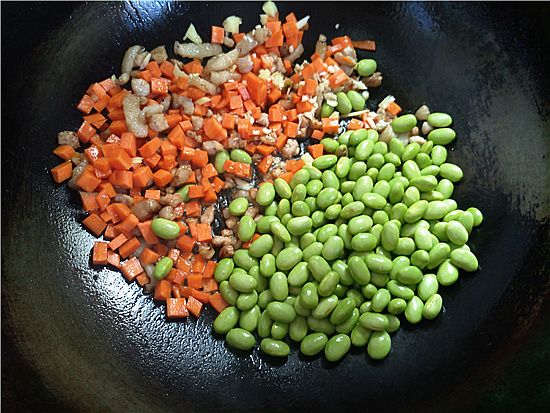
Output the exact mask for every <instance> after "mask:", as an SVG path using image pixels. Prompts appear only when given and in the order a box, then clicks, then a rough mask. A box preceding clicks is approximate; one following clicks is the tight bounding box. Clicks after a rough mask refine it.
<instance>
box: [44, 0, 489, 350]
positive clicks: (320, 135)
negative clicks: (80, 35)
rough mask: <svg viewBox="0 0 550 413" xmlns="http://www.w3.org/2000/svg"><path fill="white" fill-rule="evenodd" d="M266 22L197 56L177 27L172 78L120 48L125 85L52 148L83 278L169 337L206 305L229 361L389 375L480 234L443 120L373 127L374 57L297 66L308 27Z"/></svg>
mask: <svg viewBox="0 0 550 413" xmlns="http://www.w3.org/2000/svg"><path fill="white" fill-rule="evenodd" d="M263 10H264V13H265V14H263V15H261V24H260V25H258V26H256V27H255V28H254V29H253V30H251V31H249V32H247V33H244V32H241V29H240V25H241V24H242V22H241V19H240V18H238V17H236V16H230V17H228V18H227V19H226V20H225V21H224V22H223V25H222V26H220V27H218V26H213V27H211V38H210V39H209V42H204V41H203V39H202V38H201V37H200V36H199V34H198V33H197V30H196V29H195V27H194V26H193V25H190V27H189V29H188V30H187V32H186V34H185V37H184V39H183V43H180V42H179V41H176V42H175V44H174V48H173V51H174V55H175V58H169V56H168V52H167V51H166V48H165V47H164V46H159V47H157V48H155V49H154V50H152V51H150V52H148V51H147V50H145V49H144V48H143V47H141V46H138V45H137V46H133V47H130V48H129V49H128V50H127V52H126V54H125V56H124V58H123V61H122V67H121V69H122V70H121V72H122V73H121V75H120V76H119V77H116V76H114V75H113V76H112V77H110V78H107V79H105V80H102V81H100V82H97V83H93V84H92V85H91V86H90V87H89V89H88V90H87V91H86V94H85V95H84V97H83V98H82V99H81V101H80V102H79V104H78V106H77V107H78V109H79V110H80V111H81V112H83V113H84V116H83V123H82V124H81V126H80V128H79V129H78V131H76V132H73V131H63V132H61V133H59V135H58V143H59V146H58V147H57V148H56V149H55V151H54V153H55V154H56V155H58V156H60V157H61V158H62V159H64V162H63V163H61V164H60V165H59V166H57V167H55V168H53V169H52V171H51V172H52V175H53V177H54V179H55V181H56V182H64V181H66V180H68V185H69V186H70V187H71V188H73V189H75V190H77V191H78V192H79V194H80V196H81V199H82V205H83V208H84V210H85V211H87V213H88V216H87V218H85V219H84V220H83V224H84V225H85V226H86V227H87V228H88V229H89V230H90V231H91V232H92V233H93V234H95V235H96V236H98V237H101V239H100V240H98V241H96V242H95V244H94V246H93V251H92V261H93V264H96V265H109V266H111V267H114V268H118V269H120V271H121V272H122V274H123V275H124V276H125V277H126V278H127V280H128V281H129V282H132V281H136V282H137V283H138V284H139V285H141V286H143V288H144V291H145V292H147V293H153V298H154V299H155V300H158V301H164V302H166V314H167V317H169V318H183V317H188V316H189V314H190V313H191V314H192V315H193V316H197V317H198V316H199V315H200V313H201V311H202V308H203V306H204V305H205V304H209V305H211V306H212V307H213V308H214V309H215V310H216V311H217V312H218V313H219V314H218V315H217V317H216V319H215V320H214V324H213V330H214V332H215V334H217V335H219V336H220V337H225V340H226V342H227V343H228V345H229V346H230V347H232V348H235V349H239V350H243V351H244V350H250V349H252V348H253V347H255V346H257V345H258V344H259V348H260V349H261V350H262V351H263V352H265V353H267V354H269V355H272V356H287V355H288V354H289V352H290V347H289V343H291V342H296V343H299V347H300V351H301V352H302V353H303V354H305V355H308V356H313V355H315V354H318V353H321V352H324V355H325V357H326V358H327V359H328V360H330V361H336V360H339V359H340V358H342V357H343V356H344V355H345V354H346V353H347V352H348V351H349V349H350V348H351V346H352V345H353V346H358V347H366V351H367V353H368V355H369V356H370V357H371V358H373V359H382V358H384V357H386V356H387V355H388V353H389V351H390V349H391V336H390V334H395V332H396V331H397V330H398V329H399V326H400V323H401V322H403V321H405V322H408V323H412V324H416V323H418V322H420V321H421V320H422V319H423V318H425V319H433V318H435V317H437V316H438V314H440V313H441V311H442V308H443V301H442V296H441V295H440V294H439V292H440V289H439V288H440V286H448V285H451V284H453V283H455V282H456V281H457V279H458V277H459V273H460V271H469V272H471V271H475V270H477V268H478V262H477V259H476V257H475V255H474V254H473V253H472V252H471V251H470V248H469V247H468V245H467V243H468V241H469V238H470V235H471V233H472V230H473V228H474V227H476V226H478V225H480V224H481V222H482V219H483V216H482V214H481V212H480V211H479V210H478V209H477V208H475V207H470V208H467V209H459V206H458V204H457V202H456V201H455V200H453V199H452V198H451V197H452V194H453V190H454V185H455V183H456V182H458V181H460V180H461V178H462V170H461V169H460V167H459V166H457V165H455V164H452V163H449V162H447V149H446V146H445V145H448V144H450V143H451V142H453V141H454V139H455V137H456V134H455V131H454V130H453V129H452V128H451V126H452V122H453V120H452V118H451V116H450V115H448V114H446V113H442V112H435V113H431V112H430V110H429V109H428V107H427V106H425V105H422V106H421V107H420V108H419V109H418V110H417V111H416V112H415V113H414V114H413V113H407V114H403V113H402V112H403V111H402V109H401V107H400V106H399V105H398V104H397V103H396V101H395V98H394V97H393V96H391V95H390V96H387V97H386V98H384V99H383V100H382V101H381V102H380V103H379V104H378V105H376V106H377V107H376V108H374V109H369V107H372V105H371V104H370V103H371V102H369V98H370V95H369V89H374V88H376V87H377V86H380V84H381V82H382V81H383V78H382V74H381V73H380V72H379V71H377V70H378V65H377V62H376V61H375V60H374V59H373V58H372V57H373V56H374V54H375V53H374V51H375V48H376V46H375V43H374V42H373V41H368V40H360V41H352V40H351V39H350V38H349V37H347V36H341V37H337V38H334V39H332V40H331V41H330V42H329V41H328V39H327V38H326V37H325V36H323V35H320V36H319V38H318V40H317V42H316V44H315V53H314V54H313V55H312V56H310V57H309V58H307V59H305V60H303V61H301V62H300V63H299V62H298V61H299V59H301V58H302V55H303V53H304V47H303V45H302V38H303V36H304V33H305V32H306V31H307V29H308V25H309V17H305V18H302V19H300V20H298V19H297V18H296V17H295V16H294V14H293V13H290V14H288V15H287V16H286V17H285V18H284V19H280V18H279V13H278V11H277V8H276V6H275V4H274V3H272V2H266V3H265V4H264V6H263ZM359 54H365V57H364V58H361V59H360V58H358V55H359Z"/></svg>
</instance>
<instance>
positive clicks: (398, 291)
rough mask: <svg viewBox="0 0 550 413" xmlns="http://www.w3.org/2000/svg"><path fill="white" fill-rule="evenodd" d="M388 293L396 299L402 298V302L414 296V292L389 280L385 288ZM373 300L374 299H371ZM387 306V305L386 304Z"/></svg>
mask: <svg viewBox="0 0 550 413" xmlns="http://www.w3.org/2000/svg"><path fill="white" fill-rule="evenodd" d="M386 287H387V289H388V291H389V292H390V293H391V294H392V295H393V296H395V297H397V298H402V299H404V300H410V299H411V298H413V296H414V291H413V290H412V289H410V288H409V287H407V286H406V285H404V284H401V283H400V282H398V281H396V280H391V281H389V282H388V285H387V286H386ZM373 300H374V299H373ZM388 304H389V303H388Z"/></svg>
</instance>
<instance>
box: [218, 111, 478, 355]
mask: <svg viewBox="0 0 550 413" xmlns="http://www.w3.org/2000/svg"><path fill="white" fill-rule="evenodd" d="M430 117H431V118H429V119H428V122H430V124H431V125H432V126H433V127H434V129H433V130H432V131H431V132H430V133H429V134H428V136H427V141H426V142H425V143H424V144H422V145H420V144H419V143H416V142H413V143H409V144H408V145H406V146H404V145H403V143H402V141H401V140H399V139H397V138H393V139H392V140H391V141H390V142H389V143H388V144H387V143H385V142H382V141H379V139H378V138H379V135H378V133H377V132H376V131H375V130H372V129H369V130H367V129H361V130H354V131H351V130H348V131H346V132H344V133H342V134H341V135H340V136H339V137H337V138H336V139H333V138H325V139H323V140H322V141H321V143H322V144H323V146H324V155H322V156H320V157H318V158H316V159H315V160H314V161H313V163H312V165H305V166H304V167H303V168H302V169H301V170H299V171H298V172H296V173H295V174H294V176H293V177H292V180H291V181H290V184H289V183H287V182H286V181H285V180H283V179H281V178H276V179H275V180H274V182H273V183H271V182H264V183H263V184H262V185H261V186H260V187H259V190H258V193H257V196H256V201H257V203H258V204H259V205H261V206H263V207H264V216H263V217H262V218H261V219H259V221H258V222H257V223H255V222H254V220H252V219H248V218H250V217H247V216H243V214H244V212H245V211H246V209H247V207H248V206H249V204H248V200H246V199H245V198H238V199H235V200H234V201H232V203H231V204H230V205H229V210H230V212H231V213H232V214H233V215H235V216H241V221H240V225H239V228H238V237H239V238H240V239H241V240H243V241H248V240H251V239H252V238H253V236H254V234H256V233H257V234H261V235H260V237H259V238H257V239H256V240H255V241H254V242H252V243H251V244H250V247H249V249H239V250H237V251H236V252H235V255H234V257H233V259H229V258H225V259H222V260H221V261H220V262H219V263H218V265H217V267H216V270H215V274H214V277H215V279H216V280H217V281H218V282H219V291H220V293H221V294H222V296H223V297H224V298H225V300H226V301H227V302H228V303H229V304H230V306H229V307H228V308H226V309H225V310H223V311H222V312H221V313H220V314H219V315H218V317H217V318H216V319H215V321H214V326H213V328H214V331H215V332H216V333H218V334H222V335H225V339H226V341H227V343H228V345H229V346H231V347H233V348H236V349H240V350H249V349H252V348H253V347H254V346H255V345H256V342H257V338H258V339H259V341H260V349H261V350H262V351H263V352H265V353H267V354H269V355H272V356H280V357H284V356H287V355H288V354H289V352H290V347H289V345H288V342H289V341H288V338H289V339H290V340H292V341H294V342H296V343H300V344H299V346H300V351H301V352H302V353H303V354H304V355H307V356H313V355H316V354H318V353H321V352H324V355H325V357H326V358H327V360H329V361H336V360H339V359H341V358H342V357H343V356H344V355H345V354H346V353H347V352H348V351H349V350H350V348H351V346H352V345H353V346H357V347H363V346H366V351H367V353H368V355H369V356H370V357H371V358H373V359H383V358H385V357H386V356H387V355H388V353H389V352H390V349H391V336H390V334H392V333H395V332H396V331H397V330H398V329H399V327H400V324H401V322H402V321H407V322H409V323H411V324H416V323H419V322H420V321H421V320H422V319H423V318H425V319H429V320H431V319H433V318H435V317H437V316H438V314H439V313H440V312H441V309H442V305H443V302H442V297H441V295H440V294H439V287H440V286H448V285H451V284H453V283H455V282H456V281H457V279H458V277H459V271H460V270H464V271H475V270H476V269H477V268H478V261H477V259H476V257H475V255H474V254H473V253H472V252H471V251H470V248H469V247H468V245H467V242H468V239H469V236H470V234H471V232H472V229H473V228H474V227H475V226H477V225H480V224H481V222H482V220H483V216H482V213H481V212H480V211H479V210H478V209H477V208H475V207H471V208H468V209H466V210H461V209H459V208H458V205H457V202H456V201H455V200H453V199H452V198H451V196H452V194H453V190H454V184H455V183H456V182H458V181H460V179H461V178H462V170H461V169H460V168H459V167H458V166H457V165H454V164H452V163H448V162H447V150H446V148H445V147H444V145H446V144H448V143H450V142H451V141H452V140H453V139H454V138H455V133H454V131H453V130H452V129H451V128H449V126H450V124H451V122H452V119H451V117H450V116H449V115H447V114H444V113H433V114H431V115H430ZM416 124H417V119H416V118H415V116H414V115H403V116H400V117H398V118H396V119H394V120H393V128H394V130H395V131H396V132H398V131H399V132H406V131H408V130H411V129H412V128H413V127H414V126H416Z"/></svg>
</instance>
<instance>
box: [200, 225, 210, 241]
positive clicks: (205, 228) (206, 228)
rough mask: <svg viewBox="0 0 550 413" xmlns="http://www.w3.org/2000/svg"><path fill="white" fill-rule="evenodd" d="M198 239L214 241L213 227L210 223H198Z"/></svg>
mask: <svg viewBox="0 0 550 413" xmlns="http://www.w3.org/2000/svg"><path fill="white" fill-rule="evenodd" d="M197 241H199V242H207V241H212V229H211V227H210V224H209V223H204V224H197Z"/></svg>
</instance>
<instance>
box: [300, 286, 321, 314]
mask: <svg viewBox="0 0 550 413" xmlns="http://www.w3.org/2000/svg"><path fill="white" fill-rule="evenodd" d="M300 301H301V303H302V305H303V306H304V307H305V308H308V309H313V308H315V307H317V304H319V293H318V291H317V286H316V285H315V283H313V282H308V283H306V284H304V286H303V287H302V292H301V293H300Z"/></svg>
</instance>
